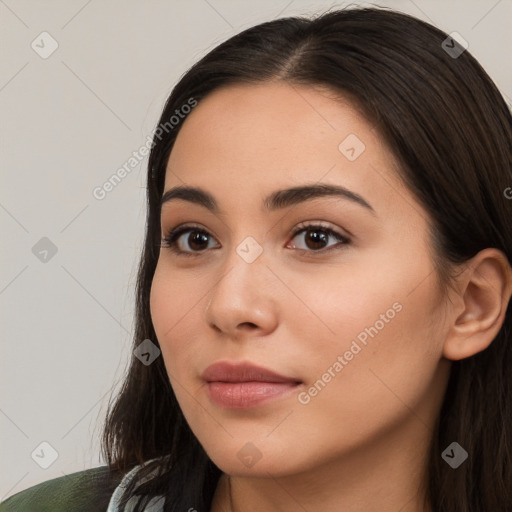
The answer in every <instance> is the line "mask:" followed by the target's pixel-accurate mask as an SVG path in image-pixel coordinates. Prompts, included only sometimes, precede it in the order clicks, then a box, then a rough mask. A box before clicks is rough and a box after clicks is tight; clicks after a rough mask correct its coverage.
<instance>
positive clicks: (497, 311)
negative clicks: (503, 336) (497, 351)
mask: <svg viewBox="0 0 512 512" xmlns="http://www.w3.org/2000/svg"><path fill="white" fill-rule="evenodd" d="M458 279H459V288H458V290H459V294H460V295H459V297H458V298H459V299H460V300H459V301H457V303H459V304H461V303H462V306H461V308H460V309H462V312H461V311H460V309H459V310H458V311H455V310H453V321H452V324H451V327H450V329H449V332H448V334H447V336H446V339H445V342H444V345H443V356H444V357H446V358H447V359H451V360H454V361H457V360H460V359H465V358H467V357H471V356H473V355H475V354H477V353H478V352H481V351H482V350H485V349H486V348H487V347H488V346H489V345H490V344H491V343H492V341H493V340H494V339H495V338H496V336H497V334H498V332H499V331H500V329H501V327H502V325H503V322H504V320H505V314H506V311H507V306H508V303H509V301H510V297H511V295H512V269H511V267H510V264H509V262H508V260H507V258H506V256H505V255H504V254H503V252H501V251H500V250H498V249H495V248H488V249H484V250H482V251H480V252H479V253H478V254H477V255H476V256H474V257H473V258H472V259H471V260H470V261H469V262H468V267H467V269H466V270H465V272H463V273H462V274H461V275H460V276H459V278H458Z"/></svg>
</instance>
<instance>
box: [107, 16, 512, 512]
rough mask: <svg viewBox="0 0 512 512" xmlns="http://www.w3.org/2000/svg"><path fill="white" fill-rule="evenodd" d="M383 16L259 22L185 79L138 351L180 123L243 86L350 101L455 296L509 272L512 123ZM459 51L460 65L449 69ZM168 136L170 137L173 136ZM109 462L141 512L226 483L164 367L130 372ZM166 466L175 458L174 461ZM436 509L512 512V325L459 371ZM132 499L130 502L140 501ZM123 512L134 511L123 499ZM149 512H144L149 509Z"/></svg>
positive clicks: (444, 58)
mask: <svg viewBox="0 0 512 512" xmlns="http://www.w3.org/2000/svg"><path fill="white" fill-rule="evenodd" d="M447 37H448V36H447V34H445V33H444V32H442V31H440V30H438V29H437V28H435V27H433V26H431V25H429V24H427V23H425V22H423V21H420V20H418V19H416V18H414V17H411V16H409V15H406V14H403V13H399V12H396V11H392V10H389V9H386V8H351V9H342V10H333V11H328V12H326V13H324V14H322V15H319V16H317V17H314V18H312V19H308V18H302V17H290V18H284V19H278V20H274V21H270V22H267V23H262V24H260V25H257V26H255V27H252V28H250V29H247V30H245V31H243V32H241V33H239V34H238V35H236V36H234V37H232V38H230V39H229V40H227V41H225V42H224V43H222V44H220V45H219V46H217V47H216V48H215V49H213V50H212V51H210V52H209V53H208V54H207V55H206V56H205V57H204V58H202V59H201V60H200V61H199V62H197V63H196V64H195V65H194V66H192V67H191V68H190V69H189V70H188V72H187V73H186V74H185V75H184V76H183V77H182V78H181V79H180V81H179V82H178V83H177V85H176V86H175V87H174V89H173V90H172V93H171V95H170V97H169V98H168V100H167V102H166V104H165V107H164V109H163V113H162V116H161V119H160V122H159V126H161V125H164V124H165V123H167V126H168V130H166V131H165V133H162V134H160V132H158V133H159V136H158V137H155V138H154V141H153V142H154V145H153V147H152V150H151V153H150V158H149V169H148V177H147V201H148V210H147V225H146V238H145V244H144V248H143V252H142V256H141V260H140V266H139V272H138V280H137V287H136V327H135V335H134V347H135V346H137V345H138V344H140V343H141V342H142V341H143V340H145V339H150V340H152V341H153V342H154V343H155V344H157V345H158V339H157V337H156V334H155V331H154V328H153V325H152V321H151V316H150V309H149V293H150V287H151V282H152V279H153V275H154V271H155V267H156V264H157V260H158V256H159V244H160V210H159V202H160V199H161V195H162V192H163V186H164V178H165V167H166V163H167V160H168V158H169V155H170V152H171V150H172V147H173V144H174V141H175V139H176V136H177V134H178V133H179V130H180V128H181V126H182V125H183V122H184V121H183V120H182V121H181V122H180V123H178V124H177V125H176V126H172V128H170V126H169V120H170V119H171V116H173V114H174V112H175V111H176V109H180V108H181V107H182V106H183V105H185V104H187V102H189V100H190V98H194V99H195V101H197V102H200V101H201V99H203V98H204V97H206V96H207V95H208V94H210V93H211V92H212V91H214V90H216V89H217V88H219V87H221V86H224V85H227V84H233V83H237V82H238V83H240V82H245V83H262V82H266V81H273V80H282V81H286V82H288V83H290V84H300V85H322V86H327V87H329V88H330V89H332V90H335V91H339V92H340V93H341V94H343V95H344V96H345V97H347V96H348V97H349V98H352V99H353V101H354V104H357V106H358V108H359V109H360V110H361V111H362V112H364V115H365V116H366V118H367V119H368V120H370V121H371V122H372V123H373V124H374V125H375V126H376V127H377V129H378V131H379V133H380V135H381V137H382V138H383V140H384V141H385V142H386V143H387V144H388V146H389V148H390V149H391V151H392V152H393V153H394V155H395V156H396V158H397V159H398V161H399V163H400V169H399V175H400V177H401V178H402V179H403V180H404V182H405V183H406V185H407V186H408V188H409V189H410V190H411V192H412V193H413V194H414V196H415V197H416V198H417V200H418V201H419V202H420V203H421V204H422V205H423V206H424V208H425V209H426V210H427V211H428V212H429V214H430V216H431V219H432V222H431V226H430V236H431V242H432V245H431V247H432V249H431V250H432V259H433V262H434V263H435V268H436V271H437V275H438V278H439V282H440V283H441V285H443V287H445V286H450V285H451V284H452V279H453V273H452V270H453V268H454V265H457V264H460V263H463V262H465V261H466V260H468V259H469V258H471V257H473V256H474V255H475V254H477V253H478V252H479V251H480V250H482V249H484V248H487V247H495V248H497V249H499V250H501V251H502V252H503V253H504V254H505V255H506V257H507V258H508V261H509V262H510V261H512V229H511V228H510V219H511V206H512V200H510V199H508V198H507V194H506V193H505V191H506V190H507V189H508V187H510V186H512V162H511V155H512V136H511V133H512V117H511V113H510V111H509V108H508V106H507V104H506V102H505V101H504V99H503V97H502V96H501V94H500V92H499V91H498V89H497V88H496V86H495V85H494V83H493V82H492V80H491V79H490V78H489V76H488V75H487V74H486V72H485V71H484V70H483V69H482V67H481V66H480V64H479V63H478V62H477V61H476V60H475V59H474V58H473V57H472V55H471V54H470V53H469V51H467V50H466V51H463V50H464V48H463V47H461V46H460V45H459V44H458V43H457V42H456V41H454V40H450V39H448V41H449V45H448V47H447V45H446V43H444V44H443V41H445V40H446V39H447ZM449 48H455V49H456V50H457V51H458V53H460V54H459V55H457V56H455V54H454V53H451V54H450V51H449ZM162 135H163V136H162ZM453 441H457V442H458V443H459V444H460V445H461V446H462V447H463V448H464V449H465V450H466V451H467V452H468V453H469V458H468V459H467V460H466V461H465V462H464V464H462V465H461V466H460V467H458V468H457V469H452V468H451V467H449V466H448V464H446V462H445V461H444V460H442V458H441V452H442V451H443V450H444V449H445V448H446V447H447V446H448V445H449V444H450V443H452V442H453ZM102 448H103V453H104V455H105V458H106V460H107V462H108V464H109V466H110V468H111V471H112V472H114V471H117V472H122V473H123V474H124V473H125V472H127V471H128V470H129V469H131V468H133V467H134V466H135V465H137V464H141V463H142V462H144V461H148V460H150V459H154V458H159V459H158V460H156V461H154V462H152V463H150V464H148V465H147V466H146V467H145V468H144V469H143V470H142V471H141V472H140V476H141V477H143V476H144V475H147V474H149V472H150V471H155V470H157V473H156V476H155V477H154V478H152V479H151V480H149V481H148V482H146V483H143V484H140V482H139V487H138V489H137V494H138V495H140V496H142V498H143V499H141V500H140V501H139V503H138V506H142V505H143V504H144V503H145V502H147V501H148V500H149V498H151V497H152V496H156V495H163V496H165V498H166V500H165V511H178V510H179V511H183V510H188V509H189V508H194V509H196V510H197V511H198V512H206V511H208V510H209V507H210V503H211V499H212V495H213V493H214V491H215V488H216V485H217V482H218V479H219V477H220V475H221V471H220V469H219V468H218V467H217V466H215V464H214V463H213V462H212V461H211V460H210V459H209V457H208V456H207V454H206V453H205V451H204V449H203V448H202V446H201V444H200V443H199V442H198V440H197V439H196V437H195V436H194V434H193V433H192V432H191V430H190V428H189V426H188V424H187V422H186V420H185V418H184V416H183V413H182V412H181V410H180V407H179V405H178V403H177V400H176V397H175V395H174V393H173V390H172V388H171V385H170V383H169V378H168V375H167V373H166V369H165V366H164V363H163V360H162V358H161V357H159V358H157V359H156V360H155V361H154V363H152V364H151V365H148V366H146V365H144V364H141V363H140V361H139V360H138V359H137V358H135V357H134V358H133V359H132V361H131V364H130V367H129V370H128V374H127V376H126V379H125V381H124V384H123V387H122V389H121V391H120V393H119V394H118V396H117V397H116V399H115V402H114V403H113V404H112V405H111V407H109V411H108V415H107V418H106V423H105V427H104V432H103V447H102ZM164 456H165V457H164ZM428 474H429V478H428V482H427V485H428V501H429V502H430V505H431V506H432V507H433V510H435V511H436V512H483V511H491V510H492V511H496V512H498V511H499V512H505V511H512V311H511V306H510V304H509V306H508V309H507V312H506V317H505V320H504V324H503V325H502V328H501V330H500V331H499V333H498V335H497V336H496V338H495V340H494V341H493V342H492V343H491V345H490V346H489V347H488V348H487V349H486V350H484V351H482V352H480V353H478V354H476V355H475V356H473V357H469V358H467V359H463V360H460V361H455V362H453V366H452V370H451V375H450V380H449V383H448V387H447V390H446V395H445V398H444V403H443V406H442V410H441V413H440V417H439V418H438V422H437V428H436V431H435V433H434V436H433V440H432V445H431V453H430V460H429V473H428ZM135 485H136V484H135V482H133V485H131V486H130V487H128V488H127V491H126V494H125V498H126V499H128V498H129V496H130V493H132V492H133V491H134V486H135ZM125 501H126V500H125ZM137 510H141V509H139V508H137Z"/></svg>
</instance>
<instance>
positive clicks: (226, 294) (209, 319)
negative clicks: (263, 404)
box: [205, 250, 279, 340]
mask: <svg viewBox="0 0 512 512" xmlns="http://www.w3.org/2000/svg"><path fill="white" fill-rule="evenodd" d="M277 287H278V280H277V279H276V278H275V276H274V275H273V273H272V272H271V271H270V270H269V268H268V267H267V264H266V259H265V258H264V257H263V254H262V255H260V257H259V258H257V259H256V260H255V261H253V262H251V263H248V262H247V261H245V260H244V259H243V258H242V257H240V256H239V255H238V254H237V252H236V251H235V250H233V253H232V254H231V255H230V257H229V258H227V259H226V261H225V262H224V265H223V268H222V274H221V278H220V279H219V280H218V282H217V284H216V285H215V286H214V287H213V290H212V291H211V295H210V301H209V303H208V306H207V307H206V311H205V316H206V323H207V324H208V326H209V327H211V328H212V329H214V330H216V331H217V332H220V333H222V334H223V335H224V336H225V337H226V338H230V339H237V340H239V339H241V338H246V337H248V336H249V337H260V336H265V335H268V334H270V333H271V332H273V331H274V330H275V329H276V327H277V323H278V318H279V305H278V302H277V301H278V299H277V296H278V290H277V289H276V288H277Z"/></svg>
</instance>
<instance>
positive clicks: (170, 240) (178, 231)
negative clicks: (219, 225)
mask: <svg viewBox="0 0 512 512" xmlns="http://www.w3.org/2000/svg"><path fill="white" fill-rule="evenodd" d="M308 230H310V231H316V230H318V231H322V232H324V233H325V234H327V235H328V236H332V237H333V238H335V239H336V240H338V241H339V242H342V244H341V245H340V244H335V245H333V246H331V247H327V248H325V249H319V250H316V251H315V250H307V249H296V250H298V251H300V252H301V253H303V254H304V253H307V254H308V255H311V254H318V253H320V254H326V253H327V252H330V251H331V250H335V249H342V248H344V246H346V245H348V244H349V243H350V239H349V238H347V237H346V236H344V235H342V234H341V233H338V232H337V231H335V230H333V229H332V228H329V227H328V226H325V225H323V224H321V223H320V224H318V223H317V224H307V223H302V224H299V226H297V228H296V229H295V230H294V231H293V232H292V233H291V237H292V239H293V238H295V237H296V236H297V235H298V234H299V233H302V232H305V231H308ZM188 231H192V232H197V233H201V234H204V235H207V236H210V233H208V232H207V231H205V230H204V229H202V228H200V227H198V226H191V225H185V226H179V227H177V228H174V229H172V230H170V231H169V232H168V233H167V236H165V237H164V238H163V239H162V242H161V244H160V247H163V248H167V249H170V250H171V251H172V252H174V253H175V254H177V255H178V256H186V257H196V256H201V255H202V254H204V253H205V252H206V249H204V250H202V251H192V252H190V251H182V250H181V249H178V248H177V243H176V242H177V241H178V239H179V238H180V236H181V235H183V234H184V233H186V232H188Z"/></svg>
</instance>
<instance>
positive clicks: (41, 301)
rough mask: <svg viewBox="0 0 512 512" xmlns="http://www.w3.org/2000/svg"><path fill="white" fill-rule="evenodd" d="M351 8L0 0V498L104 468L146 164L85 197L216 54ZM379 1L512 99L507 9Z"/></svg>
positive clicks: (286, 2)
mask: <svg viewBox="0 0 512 512" xmlns="http://www.w3.org/2000/svg"><path fill="white" fill-rule="evenodd" d="M348 3H349V2H332V1H331V2H325V1H316V2H315V1H309V2H307V1H301V0H294V1H290V0H281V1H270V0H265V1H261V0H260V1H258V2H252V1H235V0H208V1H207V0H190V1H177V0H175V1H166V2H164V1H156V0H154V1H142V0H139V1H133V0H132V1H126V0H123V1H121V0H117V1H115V0H108V1H105V0H103V1H100V0H79V1H78V0H77V1H74V0H73V1H70V0H66V1H64V0H61V1H56V0H53V1H46V2H44V3H43V2H38V1H36V0H32V1H28V0H25V1H21V0H0V20H1V21H0V44H1V48H2V51H1V69H0V106H1V117H0V119H1V127H0V131H1V155H2V158H1V172H2V188H1V194H0V222H1V228H2V242H1V245H2V253H1V254H2V259H1V275H0V307H1V319H0V325H1V336H2V352H1V358H0V361H1V366H0V376H1V388H0V389H1V397H0V433H1V442H0V460H1V461H2V464H1V473H0V499H5V498H6V497H8V496H10V495H12V494H14V493H16V492H19V491H21V490H22V489H25V488H27V487H29V486H31V485H35V484H37V483H39V482H42V481H44V480H48V479H51V478H56V477H59V476H62V475H65V474H69V473H72V472H75V471H79V470H82V469H87V468H91V467H95V466H99V465H102V464H104V461H103V460H102V459H101V458H100V456H99V439H98V436H99V433H100V431H101V424H102V420H103V417H104V414H105V411H106V405H107V402H108V398H109V396H110V391H111V389H112V388H114V389H118V388H119V384H120V379H121V378H122V376H123V374H124V371H125V369H126V365H127V362H128V360H129V357H130V355H131V354H130V350H131V349H130V346H131V345H130V344H131V335H130V333H131V330H132V327H133V320H132V316H133V309H134V308H133V303H134V296H133V290H134V285H135V271H136V265H137V259H138V256H139V253H140V247H141V243H142V237H143V232H144V215H145V204H144V200H145V190H144V186H145V185H144V184H145V173H146V164H147V157H146V159H145V160H144V161H143V162H142V163H141V164H140V165H138V166H137V167H136V168H134V169H133V170H132V171H131V173H130V174H129V175H128V176H127V177H126V178H125V179H124V180H123V181H122V182H121V183H120V184H119V185H118V186H117V187H116V188H115V189H114V190H113V191H111V192H110V193H109V194H108V195H107V196H106V197H105V198H104V199H103V200H101V201H100V200H97V199H95V198H94V197H93V194H92V191H93V189H94V188H95V187H97V186H101V185H102V184H103V183H104V182H105V181H106V180H108V178H109V177H110V176H111V175H112V174H113V173H114V172H115V171H116V170H117V169H118V168H119V167H121V166H122V165H123V164H124V163H126V161H127V160H128V159H129V158H130V156H132V153H133V152H134V151H137V150H138V149H139V148H140V146H141V145H142V144H144V142H145V141H146V137H147V136H148V135H149V134H150V133H151V131H152V130H153V129H154V127H155V125H156V122H157V117H158V116H159V114H160V110H161V108H162V106H163V103H164V101H165V99H166V97H167V96H168V94H169V93H170V91H171V88H172V86H173V85H174V84H175V83H176V81H177V80H178V79H179V77H180V76H181V74H182V73H183V72H184V71H185V70H186V69H187V68H188V67H189V66H190V65H192V64H193V63H194V62H195V61H196V60H198V59H199V58H200V57H201V56H202V55H203V54H204V53H206V52H207V51H208V50H209V49H211V48H212V47H214V46H215V45H217V44H218V43H220V42H221V41H223V40H225V39H227V38H228V37H230V36H231V35H233V34H235V33H237V32H239V31H241V30H242V29H244V28H247V27H248V26H251V25H254V24H256V23H259V22H262V21H267V20H270V19H274V18H277V17H284V16H290V15H300V14H310V13H314V12H318V11H322V10H325V9H327V8H330V7H332V6H337V5H338V6H342V5H347V4H348ZM353 3H361V2H353ZM374 3H375V4H377V5H385V6H390V7H394V8H396V9H398V10H401V11H404V12H407V13H410V14H412V15H415V16H417V17H418V18H421V19H424V20H426V21H429V22H430V23H432V24H434V25H436V26H438V27H439V28H441V29H442V30H444V31H446V32H448V33H449V32H452V31H457V32H459V33H460V34H461V35H462V36H463V37H464V39H466V40H467V41H468V43H469V48H468V50H469V51H470V52H471V53H472V54H473V55H474V56H475V57H476V58H477V59H478V60H479V61H480V62H481V64H482V65H483V66H484V68H485V69H486V70H487V72H488V73H489V74H490V75H491V77H492V78H493V79H494V81H495V82H496V84H497V85H498V87H499V88H500V90H501V91H502V93H503V94H504V95H505V97H506V98H507V101H509V103H510V98H511V97H512V67H511V65H510V62H511V55H510V49H511V48H512V31H511V30H510V20H511V19H512V3H511V1H510V0H473V1H468V0H466V1H449V2H447V1H444V0H439V1H432V0H414V1H412V0H396V1H386V0H381V1H380V2H374ZM371 4H372V3H371V2H365V3H364V5H371ZM44 31H46V32H48V33H49V34H51V36H52V37H53V38H54V39H55V40H56V41H57V43H58V48H57V50H56V51H55V52H54V53H53V54H52V55H50V56H49V57H48V58H46V59H43V58H42V57H41V56H40V55H39V54H38V53H36V51H34V50H33V49H32V47H31V44H32V42H33V41H34V40H35V41H36V43H35V44H37V43H38V41H39V43H38V44H39V45H40V47H41V46H43V45H44V46H45V48H46V49H47V48H48V47H49V46H48V40H46V42H44V43H41V42H40V38H39V37H38V36H39V35H40V34H41V33H42V32H44ZM440 43H441V42H440ZM511 185H512V184H511ZM43 237H47V238H49V239H50V240H51V241H52V243H53V244H55V246H56V247H57V253H56V254H55V255H54V256H53V257H51V258H50V254H49V255H48V257H47V261H46V262H43V261H40V259H38V258H37V257H36V255H34V253H33V252H32V248H33V246H34V245H35V244H36V243H37V242H38V241H39V240H40V239H41V238H43ZM42 256H43V255H41V257H42ZM140 341H142V340H140ZM42 442H47V443H49V444H50V445H51V446H52V447H53V448H54V449H55V450H56V451H57V452H58V457H57V459H56V460H55V461H54V462H53V463H52V464H51V465H50V466H49V467H48V468H47V469H43V468H41V467H40V465H39V464H38V463H36V461H35V460H34V459H36V460H38V461H39V462H40V463H44V462H46V463H48V462H50V461H51V451H50V450H49V449H48V448H47V447H45V446H43V447H40V443H42ZM36 448H37V450H36ZM34 450H36V453H37V454H39V458H37V457H36V456H34V459H33V458H32V456H31V454H32V453H33V452H34Z"/></svg>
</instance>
